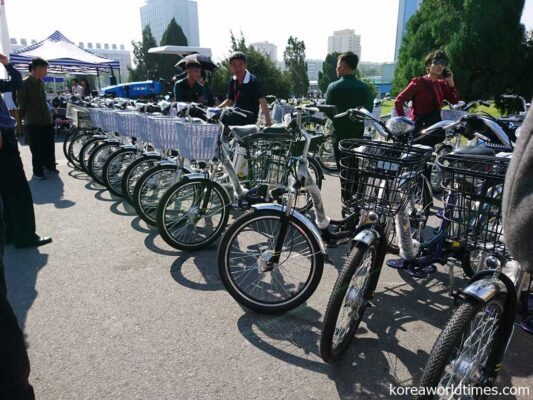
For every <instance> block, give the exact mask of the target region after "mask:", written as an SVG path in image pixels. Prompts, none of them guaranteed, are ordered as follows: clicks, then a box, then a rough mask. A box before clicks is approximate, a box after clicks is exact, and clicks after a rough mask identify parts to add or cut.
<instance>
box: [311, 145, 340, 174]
mask: <svg viewBox="0 0 533 400" xmlns="http://www.w3.org/2000/svg"><path fill="white" fill-rule="evenodd" d="M333 146H334V144H333V137H332V136H330V137H328V138H327V139H326V140H325V141H324V142H323V143H322V144H321V145H320V148H319V149H318V154H317V155H316V158H317V160H318V162H319V163H320V166H321V167H322V169H323V170H324V171H327V172H337V170H338V167H337V161H336V160H335V152H334V151H333Z"/></svg>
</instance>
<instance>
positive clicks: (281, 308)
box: [218, 210, 324, 313]
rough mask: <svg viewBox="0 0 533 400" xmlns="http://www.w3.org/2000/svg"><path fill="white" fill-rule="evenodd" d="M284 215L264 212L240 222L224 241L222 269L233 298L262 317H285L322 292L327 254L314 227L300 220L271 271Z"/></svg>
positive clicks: (220, 255)
mask: <svg viewBox="0 0 533 400" xmlns="http://www.w3.org/2000/svg"><path fill="white" fill-rule="evenodd" d="M282 215H283V214H282V212H281V211H277V210H258V211H254V212H251V213H247V214H245V215H243V216H241V217H240V218H238V219H237V220H236V221H235V222H234V223H233V224H232V225H231V227H230V228H229V229H228V231H227V232H226V233H225V234H224V236H223V237H222V240H221V242H220V246H219V249H218V271H219V274H220V278H221V279H222V283H223V284H224V286H225V287H226V290H227V291H228V292H229V294H230V295H231V296H232V297H233V298H234V299H235V300H236V301H237V302H238V303H239V304H242V305H243V306H245V307H247V308H249V309H251V310H254V311H256V312H260V313H280V312H285V311H288V310H291V309H293V308H296V307H298V306H299V305H300V304H302V303H303V302H305V301H306V300H307V299H308V298H309V297H310V296H311V295H312V294H313V293H314V291H315V290H316V288H317V286H318V284H319V282H320V279H321V277H322V271H323V268H324V255H323V254H322V252H321V250H320V245H319V243H318V241H317V239H316V238H315V237H314V235H313V233H312V232H311V231H310V229H309V228H308V227H307V226H305V224H304V223H302V222H301V221H299V220H298V219H297V218H295V217H294V216H289V225H288V228H287V232H286V234H285V237H284V239H283V247H282V250H281V254H280V261H279V263H277V265H274V266H271V267H269V266H268V265H267V264H266V262H267V261H268V260H269V259H270V257H271V256H272V254H273V251H274V246H275V243H276V237H277V236H278V235H279V233H280V229H281V224H282V222H281V217H282Z"/></svg>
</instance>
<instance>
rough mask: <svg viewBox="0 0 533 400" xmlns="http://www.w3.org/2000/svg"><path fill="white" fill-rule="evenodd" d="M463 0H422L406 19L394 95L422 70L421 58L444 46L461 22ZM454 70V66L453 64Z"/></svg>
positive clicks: (393, 87) (394, 82)
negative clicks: (414, 11)
mask: <svg viewBox="0 0 533 400" xmlns="http://www.w3.org/2000/svg"><path fill="white" fill-rule="evenodd" d="M463 2H464V0H424V1H423V2H422V4H421V5H420V9H419V10H418V11H417V13H416V14H414V15H413V16H412V17H411V18H410V19H409V21H408V22H407V32H406V34H405V36H404V38H403V40H402V46H401V47H400V52H399V54H398V63H397V66H396V69H395V71H394V80H393V84H392V92H393V94H398V93H399V92H400V91H402V90H403V88H405V86H407V84H408V83H409V81H410V80H411V78H413V77H415V76H420V75H423V74H424V73H425V70H424V58H425V57H426V55H427V54H428V53H429V52H431V51H434V50H437V49H439V48H444V47H445V46H447V45H448V44H449V43H450V42H451V40H452V36H453V35H454V34H455V32H457V31H458V30H460V29H450V27H451V26H453V27H458V26H460V25H461V23H462V21H463V17H462V12H463ZM452 68H453V71H454V72H455V69H454V68H455V65H453V66H452Z"/></svg>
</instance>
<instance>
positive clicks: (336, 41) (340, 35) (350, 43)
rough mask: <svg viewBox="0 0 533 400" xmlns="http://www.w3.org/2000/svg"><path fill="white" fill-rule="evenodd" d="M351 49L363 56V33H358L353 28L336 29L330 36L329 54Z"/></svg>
mask: <svg viewBox="0 0 533 400" xmlns="http://www.w3.org/2000/svg"><path fill="white" fill-rule="evenodd" d="M346 51H351V52H353V53H355V54H357V55H358V56H359V58H361V35H356V34H355V31H354V30H353V29H343V30H341V31H334V32H333V36H329V37H328V54H331V53H333V52H337V53H344V52H346Z"/></svg>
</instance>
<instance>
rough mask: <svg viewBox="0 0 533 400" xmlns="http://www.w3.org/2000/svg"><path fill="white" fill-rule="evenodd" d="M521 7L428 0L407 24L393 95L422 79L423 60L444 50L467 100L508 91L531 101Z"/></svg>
mask: <svg viewBox="0 0 533 400" xmlns="http://www.w3.org/2000/svg"><path fill="white" fill-rule="evenodd" d="M523 7H524V0H512V1H511V0H508V1H504V2H502V1H498V0H485V1H482V2H481V1H476V0H424V1H423V2H422V4H421V6H420V9H419V10H418V12H417V13H416V14H414V15H413V16H412V17H411V19H410V20H409V22H408V23H407V33H406V35H405V37H404V39H403V42H402V47H401V48H400V53H399V56H398V64H397V67H396V70H395V74H394V81H393V87H392V93H393V94H397V93H398V92H400V91H401V90H402V89H403V88H404V87H405V86H406V85H407V84H408V83H409V80H410V79H411V78H413V77H415V76H420V75H423V74H424V73H425V70H424V58H425V56H426V55H427V54H428V53H429V52H431V51H434V50H437V49H439V48H441V49H444V50H445V51H446V53H447V54H448V57H449V59H450V69H451V70H452V71H453V73H454V80H455V82H456V84H457V87H458V90H459V93H460V96H461V98H462V99H463V100H466V101H469V100H474V99H480V98H482V99H487V98H495V99H498V97H499V94H501V93H504V92H514V93H518V94H522V95H524V96H525V97H527V98H530V97H531V94H532V92H533V83H532V79H531V71H532V70H533V57H532V56H533V54H532V53H531V47H530V45H529V44H528V43H529V41H528V38H527V36H526V35H525V32H524V27H523V25H522V24H520V19H521V15H522V11H523ZM451 26H453V27H454V29H450V27H451ZM499 28H501V29H499ZM502 107H503V106H502Z"/></svg>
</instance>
